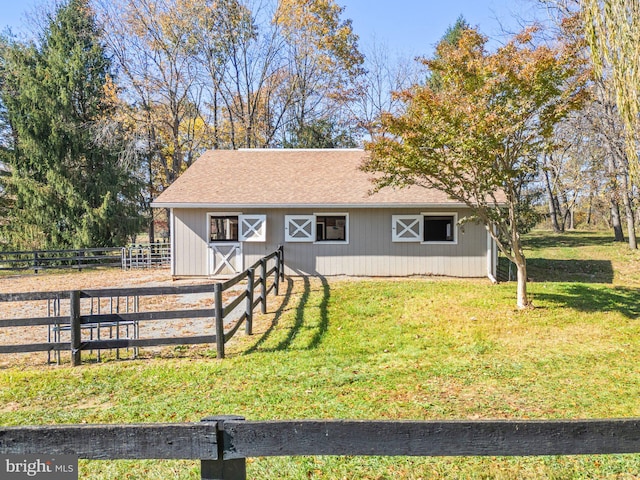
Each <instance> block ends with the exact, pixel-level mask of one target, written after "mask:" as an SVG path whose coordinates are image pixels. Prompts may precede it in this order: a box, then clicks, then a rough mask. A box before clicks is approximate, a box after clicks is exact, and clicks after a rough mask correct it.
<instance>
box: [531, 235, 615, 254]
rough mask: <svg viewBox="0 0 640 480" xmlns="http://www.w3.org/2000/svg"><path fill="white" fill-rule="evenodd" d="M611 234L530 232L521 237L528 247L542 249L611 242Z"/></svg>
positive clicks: (599, 244)
mask: <svg viewBox="0 0 640 480" xmlns="http://www.w3.org/2000/svg"><path fill="white" fill-rule="evenodd" d="M613 241H614V238H613V236H612V235H609V234H607V233H600V232H576V231H573V232H565V233H552V232H544V233H531V234H529V235H527V236H526V237H525V238H524V239H523V244H524V246H525V247H526V248H529V249H533V250H535V249H543V248H553V247H563V248H577V247H590V246H593V247H595V246H602V245H607V244H610V243H613Z"/></svg>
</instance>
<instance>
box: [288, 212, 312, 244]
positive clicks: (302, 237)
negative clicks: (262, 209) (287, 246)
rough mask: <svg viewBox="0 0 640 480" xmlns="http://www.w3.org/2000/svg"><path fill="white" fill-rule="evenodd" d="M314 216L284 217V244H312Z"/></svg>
mask: <svg viewBox="0 0 640 480" xmlns="http://www.w3.org/2000/svg"><path fill="white" fill-rule="evenodd" d="M315 227H316V222H315V215H285V216H284V239H285V241H286V242H313V241H314V240H315V238H316V228H315Z"/></svg>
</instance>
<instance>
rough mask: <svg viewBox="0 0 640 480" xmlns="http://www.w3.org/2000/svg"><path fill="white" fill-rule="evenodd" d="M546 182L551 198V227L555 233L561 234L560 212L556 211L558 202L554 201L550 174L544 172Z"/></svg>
mask: <svg viewBox="0 0 640 480" xmlns="http://www.w3.org/2000/svg"><path fill="white" fill-rule="evenodd" d="M544 180H545V183H546V186H547V195H548V197H549V217H551V225H552V226H553V231H554V232H556V233H560V232H561V231H562V230H561V229H560V225H559V224H558V211H557V210H556V202H555V199H554V194H553V190H552V189H551V181H550V180H549V172H547V171H546V170H545V171H544Z"/></svg>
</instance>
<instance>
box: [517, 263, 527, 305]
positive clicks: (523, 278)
mask: <svg viewBox="0 0 640 480" xmlns="http://www.w3.org/2000/svg"><path fill="white" fill-rule="evenodd" d="M522 259H523V260H524V257H523V258H522ZM516 267H517V269H518V294H517V303H518V308H521V309H522V308H527V307H529V306H530V305H529V298H528V297H527V262H526V260H524V262H523V263H522V264H518V263H516Z"/></svg>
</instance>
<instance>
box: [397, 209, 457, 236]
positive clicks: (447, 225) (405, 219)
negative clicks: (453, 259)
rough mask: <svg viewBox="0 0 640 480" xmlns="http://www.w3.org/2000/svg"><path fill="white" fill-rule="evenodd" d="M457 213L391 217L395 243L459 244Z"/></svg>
mask: <svg viewBox="0 0 640 480" xmlns="http://www.w3.org/2000/svg"><path fill="white" fill-rule="evenodd" d="M457 224H458V214H457V213H439V212H438V213H422V214H404V215H392V216H391V240H392V241H393V242H415V243H418V242H422V243H442V244H456V243H458V233H457V230H458V229H457Z"/></svg>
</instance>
